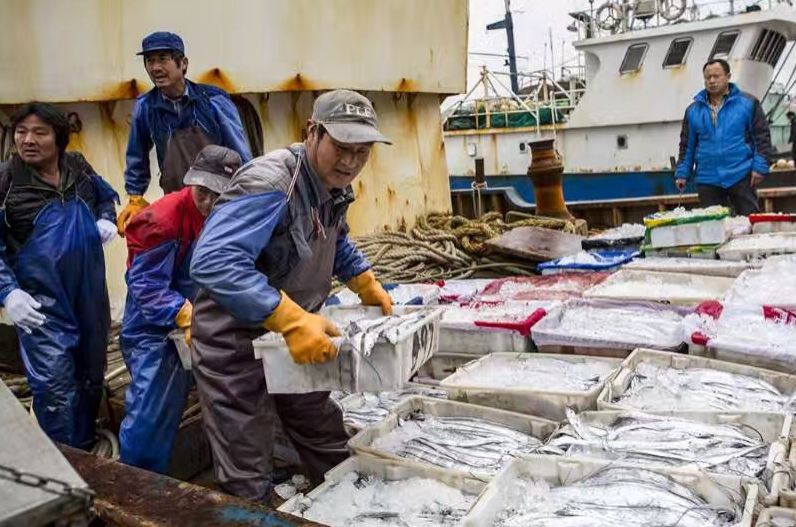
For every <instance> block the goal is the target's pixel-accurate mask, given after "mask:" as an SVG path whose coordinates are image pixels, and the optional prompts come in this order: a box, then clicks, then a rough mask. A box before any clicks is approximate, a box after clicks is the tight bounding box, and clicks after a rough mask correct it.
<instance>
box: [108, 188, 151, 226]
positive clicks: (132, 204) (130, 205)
mask: <svg viewBox="0 0 796 527" xmlns="http://www.w3.org/2000/svg"><path fill="white" fill-rule="evenodd" d="M148 206H149V202H148V201H147V200H145V199H144V196H130V199H129V200H128V201H127V205H126V206H125V207H124V208H123V209H122V211H121V212H120V213H119V215H118V216H117V217H116V228H117V229H118V230H119V236H124V231H125V229H127V224H128V223H130V220H132V219H133V216H135V215H136V214H138V213H139V212H141V210H142V209H144V208H146V207H148Z"/></svg>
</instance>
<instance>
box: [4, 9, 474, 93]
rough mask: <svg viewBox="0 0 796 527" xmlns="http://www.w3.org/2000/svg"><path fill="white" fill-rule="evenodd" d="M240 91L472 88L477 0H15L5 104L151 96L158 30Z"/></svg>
mask: <svg viewBox="0 0 796 527" xmlns="http://www.w3.org/2000/svg"><path fill="white" fill-rule="evenodd" d="M163 29H168V30H171V31H176V32H178V33H179V34H180V35H181V36H182V37H183V39H184V40H185V43H186V55H187V56H188V58H189V60H190V66H189V75H190V76H191V77H192V78H194V79H196V80H199V81H211V82H213V83H214V84H219V85H221V86H222V87H225V88H226V89H228V90H229V91H232V92H236V93H238V92H239V93H250V92H254V93H256V92H274V91H307V90H319V89H330V88H340V87H347V88H353V89H358V90H380V91H390V92H425V93H443V94H450V93H460V92H462V91H464V89H465V74H466V54H467V0H433V1H428V0H234V1H228V2H223V1H219V0H169V1H168V2H164V1H162V0H134V1H130V0H127V1H125V0H57V1H54V0H3V2H2V5H1V6H0V35H3V38H2V39H0V104H10V103H18V102H25V101H29V100H31V99H36V100H42V101H50V102H73V101H105V100H114V99H125V98H132V97H135V96H136V95H137V94H138V93H141V92H143V91H145V90H147V89H148V88H149V86H150V83H149V79H148V78H147V76H146V74H145V72H144V69H143V67H142V62H141V59H140V57H136V56H135V53H136V52H137V51H138V50H139V49H140V45H141V38H142V37H143V36H144V35H146V34H147V33H149V32H150V31H155V30H163Z"/></svg>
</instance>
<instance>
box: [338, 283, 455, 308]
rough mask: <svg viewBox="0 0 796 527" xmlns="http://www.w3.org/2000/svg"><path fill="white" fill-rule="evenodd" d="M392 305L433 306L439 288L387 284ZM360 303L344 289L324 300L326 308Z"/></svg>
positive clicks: (423, 285)
mask: <svg viewBox="0 0 796 527" xmlns="http://www.w3.org/2000/svg"><path fill="white" fill-rule="evenodd" d="M385 289H386V291H387V293H388V294H389V295H390V299H392V302H393V304H395V305H397V306H405V305H406V306H408V305H412V306H428V305H435V304H436V303H437V299H438V298H439V294H440V287H439V286H438V285H435V284H389V285H386V286H385ZM361 304H362V301H361V300H360V299H359V296H357V294H356V293H354V292H353V291H351V290H350V289H349V288H347V287H344V288H343V289H341V290H340V291H338V292H337V293H335V294H333V295H331V296H330V297H329V298H328V299H326V305H327V306H358V305H361Z"/></svg>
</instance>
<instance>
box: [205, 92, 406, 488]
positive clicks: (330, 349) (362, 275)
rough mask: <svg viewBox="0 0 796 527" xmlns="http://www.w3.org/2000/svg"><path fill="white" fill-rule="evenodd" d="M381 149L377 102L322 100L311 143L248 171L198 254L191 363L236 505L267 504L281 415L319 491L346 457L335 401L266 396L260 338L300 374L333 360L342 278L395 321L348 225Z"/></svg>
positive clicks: (218, 473)
mask: <svg viewBox="0 0 796 527" xmlns="http://www.w3.org/2000/svg"><path fill="white" fill-rule="evenodd" d="M374 143H388V140H387V139H386V138H385V137H384V136H383V135H381V133H379V131H378V129H377V126H376V112H375V111H374V109H373V106H372V105H371V103H370V101H369V100H368V99H367V98H366V97H364V96H362V95H360V94H358V93H356V92H353V91H349V90H335V91H332V92H327V93H324V94H323V95H321V96H319V97H318V99H317V100H316V101H315V105H314V108H313V112H312V119H311V120H310V121H309V130H308V134H307V139H306V140H305V141H304V143H298V144H294V145H292V146H290V147H289V148H284V149H280V150H275V151H273V152H270V153H268V154H266V155H265V156H262V157H258V158H257V159H255V160H253V161H252V162H250V163H248V164H247V165H245V166H243V167H242V168H241V169H240V170H239V171H238V172H237V173H236V174H235V176H234V177H233V178H232V182H231V183H230V186H229V187H228V188H227V190H226V191H225V192H224V193H223V194H222V195H221V197H220V198H219V200H218V201H217V202H216V205H215V207H214V209H213V212H212V214H211V215H210V217H209V218H208V219H207V222H206V223H205V226H204V229H203V231H202V234H201V235H200V237H199V241H198V242H197V244H196V250H195V252H194V256H193V259H192V261H191V277H192V278H193V279H194V280H195V281H196V283H197V284H199V286H200V288H201V289H200V290H199V293H198V295H197V297H196V303H195V304H194V306H195V307H194V310H193V323H192V325H191V331H192V360H191V363H192V366H193V373H194V377H195V379H196V386H197V389H198V391H199V399H200V401H201V404H202V416H203V419H204V425H205V430H206V431H207V436H208V440H209V442H210V446H211V449H212V451H213V463H214V468H215V477H216V481H217V482H218V483H219V485H220V486H221V487H222V488H223V489H224V490H225V491H227V492H229V493H231V494H235V495H238V496H241V497H244V498H248V499H252V500H266V499H267V498H268V497H269V492H270V489H271V470H272V459H271V457H272V456H271V454H272V449H273V444H272V440H273V437H274V420H275V418H276V417H277V416H278V417H279V419H280V420H281V421H282V423H283V425H284V427H285V431H286V432H287V433H288V435H289V436H290V439H291V440H292V442H293V444H294V446H295V447H296V450H297V451H298V453H299V455H300V456H301V458H302V461H303V462H304V465H305V466H306V468H307V471H308V473H309V476H310V477H311V478H312V479H313V480H314V481H315V482H316V483H318V482H320V481H322V480H323V474H324V473H325V472H326V471H327V470H329V469H330V468H332V467H333V466H335V465H336V464H337V463H340V462H341V461H343V460H344V459H345V458H346V456H347V455H348V454H347V453H346V449H345V444H346V441H347V435H346V433H345V430H344V428H343V421H342V414H341V411H340V408H339V407H338V406H337V405H336V404H335V403H334V402H333V401H331V400H330V399H329V393H328V392H313V393H306V394H275V395H271V394H268V391H267V387H266V384H265V375H264V373H263V365H262V363H261V362H260V361H259V360H257V359H255V357H254V348H253V345H252V339H254V338H257V337H258V336H260V335H262V334H263V333H265V332H266V331H273V332H277V333H281V334H282V336H283V337H284V339H285V342H286V344H287V347H288V349H289V351H290V354H291V356H292V357H293V360H294V361H295V362H297V363H300V364H304V363H313V362H325V361H329V360H332V359H334V357H335V355H336V353H337V350H336V348H335V346H334V345H333V343H332V341H331V338H330V337H333V336H337V335H338V332H337V328H335V326H334V324H333V323H332V322H331V321H330V320H328V319H326V318H324V317H323V316H320V315H317V314H315V311H318V309H320V307H321V306H322V305H323V303H324V302H325V301H326V298H327V297H328V295H329V290H330V289H331V285H332V277H333V276H336V277H337V278H338V279H340V281H342V282H345V283H346V284H347V285H348V287H349V288H350V289H351V290H353V291H355V292H356V293H357V294H359V297H360V299H361V300H362V303H363V304H365V305H377V306H380V307H381V308H382V312H384V313H385V314H388V313H391V312H392V303H391V301H390V296H389V295H388V294H387V293H386V292H385V291H384V289H383V288H382V287H381V285H380V284H379V283H378V282H377V281H376V278H375V276H374V275H373V272H372V271H370V265H369V264H368V262H367V261H366V260H365V257H364V256H363V255H362V253H360V252H359V251H358V250H357V249H356V247H355V246H354V244H353V243H352V242H351V240H350V239H349V237H348V227H347V223H346V211H347V210H348V206H349V204H350V203H351V202H352V201H353V200H354V195H353V191H352V189H351V182H352V181H353V180H354V178H356V177H357V175H359V172H360V171H361V170H362V168H363V167H364V166H365V163H366V162H367V160H368V158H369V156H370V151H371V148H372V146H373V144H374Z"/></svg>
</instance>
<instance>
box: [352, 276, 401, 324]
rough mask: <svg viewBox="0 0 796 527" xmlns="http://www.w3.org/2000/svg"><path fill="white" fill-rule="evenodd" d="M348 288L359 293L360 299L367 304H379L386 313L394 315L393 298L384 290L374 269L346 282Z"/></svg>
mask: <svg viewBox="0 0 796 527" xmlns="http://www.w3.org/2000/svg"><path fill="white" fill-rule="evenodd" d="M345 285H347V286H348V288H349V289H350V290H351V291H353V292H355V293H356V294H358V295H359V299H360V300H362V303H363V304H364V305H366V306H379V307H381V312H382V313H383V314H385V315H392V298H390V295H389V293H387V291H385V290H384V288H383V287H382V286H381V284H380V283H379V281H378V280H376V275H374V274H373V271H370V270H367V271H365V272H364V273H362V274H358V275H357V276H355V277H354V278H352V279H351V280H349V281H348V282H346V284H345Z"/></svg>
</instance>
